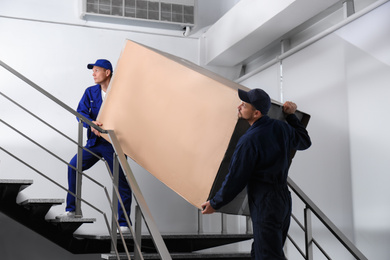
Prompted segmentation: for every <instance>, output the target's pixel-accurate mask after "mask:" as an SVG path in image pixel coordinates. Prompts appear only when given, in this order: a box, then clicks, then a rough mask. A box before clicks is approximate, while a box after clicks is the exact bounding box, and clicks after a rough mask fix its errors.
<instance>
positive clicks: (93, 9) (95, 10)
mask: <svg viewBox="0 0 390 260" xmlns="http://www.w3.org/2000/svg"><path fill="white" fill-rule="evenodd" d="M87 13H96V14H97V13H99V9H98V5H94V4H87Z"/></svg>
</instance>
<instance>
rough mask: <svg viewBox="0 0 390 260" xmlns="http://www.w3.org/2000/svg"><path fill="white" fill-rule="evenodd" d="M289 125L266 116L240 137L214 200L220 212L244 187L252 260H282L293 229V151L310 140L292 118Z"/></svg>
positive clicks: (211, 201) (293, 117)
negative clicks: (290, 176)
mask: <svg viewBox="0 0 390 260" xmlns="http://www.w3.org/2000/svg"><path fill="white" fill-rule="evenodd" d="M286 120H287V122H288V124H287V123H285V122H282V121H280V120H276V119H271V118H270V117H268V116H263V117H261V118H260V119H259V120H257V121H256V122H255V123H254V124H253V125H252V126H251V127H250V128H249V129H248V130H247V132H246V133H245V134H244V135H243V136H242V137H241V138H240V140H239V141H238V143H237V146H236V148H235V150H234V153H233V156H232V159H231V162H230V166H229V172H228V174H227V175H226V178H225V180H224V182H223V184H222V187H221V188H220V190H219V191H218V192H217V193H216V195H215V196H214V197H213V198H212V199H211V200H210V204H211V206H212V207H213V208H214V209H219V208H221V207H222V206H224V205H226V204H228V203H229V202H230V201H231V200H233V199H234V198H235V197H236V196H237V195H238V194H239V193H240V192H241V191H242V190H243V189H244V188H245V187H247V192H248V203H249V209H250V214H251V218H252V223H253V235H254V242H253V243H252V252H251V253H252V259H256V260H265V259H267V260H268V259H272V260H276V259H283V260H285V256H284V252H283V245H284V242H285V240H286V236H287V232H288V229H289V226H290V217H291V194H290V191H289V190H288V188H287V174H288V168H289V159H290V152H291V151H292V150H304V149H307V148H309V147H310V145H311V141H310V137H309V135H308V133H307V131H306V129H305V127H304V126H303V125H302V124H301V122H300V121H299V119H298V118H297V117H296V116H295V115H294V114H293V115H288V116H287V118H286Z"/></svg>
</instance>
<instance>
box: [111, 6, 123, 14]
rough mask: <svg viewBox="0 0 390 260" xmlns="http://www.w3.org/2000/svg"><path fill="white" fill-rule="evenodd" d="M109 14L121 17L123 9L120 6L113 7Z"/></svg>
mask: <svg viewBox="0 0 390 260" xmlns="http://www.w3.org/2000/svg"><path fill="white" fill-rule="evenodd" d="M111 14H112V15H119V16H123V7H122V6H113V7H112V8H111Z"/></svg>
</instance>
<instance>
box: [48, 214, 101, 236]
mask: <svg viewBox="0 0 390 260" xmlns="http://www.w3.org/2000/svg"><path fill="white" fill-rule="evenodd" d="M46 221H47V222H50V223H52V224H54V225H56V226H57V227H58V229H59V230H60V231H61V232H64V233H73V232H75V231H76V230H77V229H78V228H79V227H80V226H81V225H82V224H87V223H94V222H95V221H96V218H61V219H56V218H55V219H47V220H46Z"/></svg>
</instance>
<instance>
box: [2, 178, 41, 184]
mask: <svg viewBox="0 0 390 260" xmlns="http://www.w3.org/2000/svg"><path fill="white" fill-rule="evenodd" d="M33 182H34V181H33V180H19V179H0V183H1V184H3V183H4V184H33Z"/></svg>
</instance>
